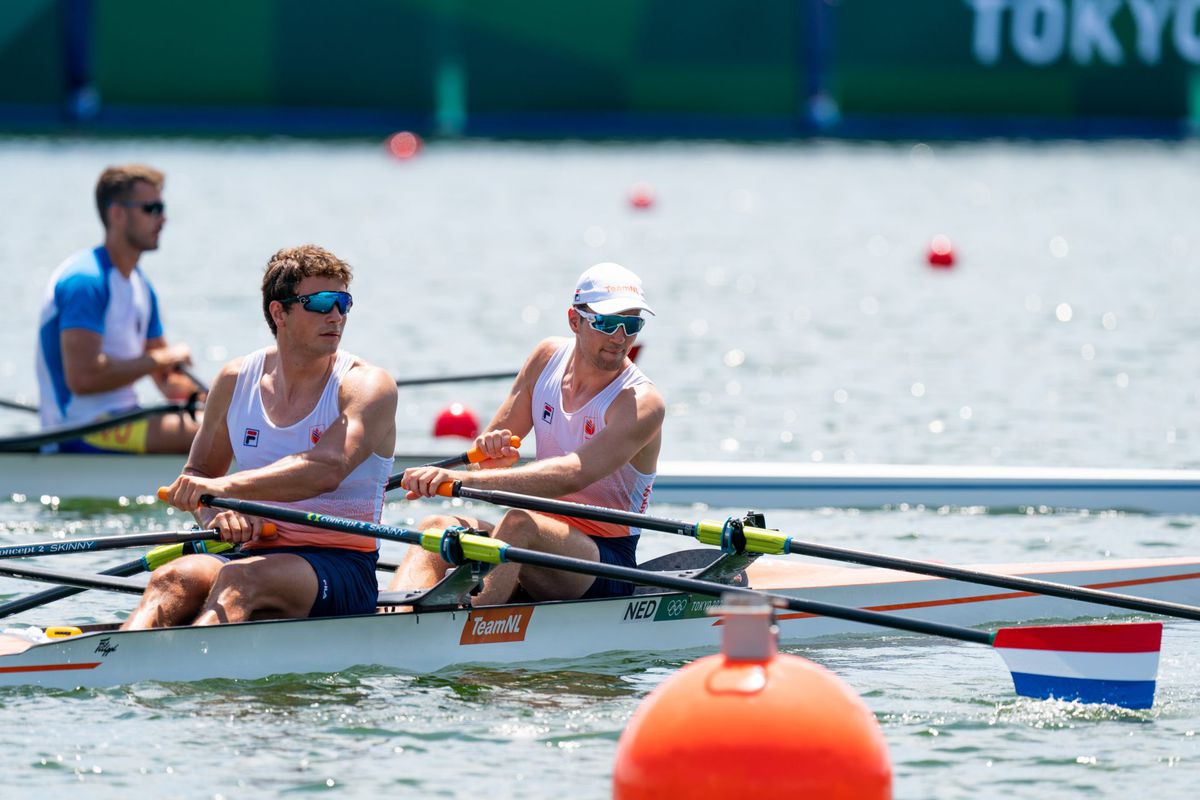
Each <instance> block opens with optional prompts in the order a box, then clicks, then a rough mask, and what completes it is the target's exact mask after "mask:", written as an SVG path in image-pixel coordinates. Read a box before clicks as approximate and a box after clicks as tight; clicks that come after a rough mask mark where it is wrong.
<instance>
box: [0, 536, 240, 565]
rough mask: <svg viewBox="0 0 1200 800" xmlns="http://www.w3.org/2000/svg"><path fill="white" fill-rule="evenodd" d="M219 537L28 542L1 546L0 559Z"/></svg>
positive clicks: (109, 537) (88, 551)
mask: <svg viewBox="0 0 1200 800" xmlns="http://www.w3.org/2000/svg"><path fill="white" fill-rule="evenodd" d="M220 538H221V534H220V533H218V532H217V531H164V532H162V533H131V534H128V535H126V536H101V537H99V538H96V539H58V540H56V541H51V542H31V543H29V544H14V545H7V546H4V547H0V559H2V558H21V557H24V556H43V555H57V554H61V553H95V552H99V551H101V550H118V549H121V548H126V547H149V546H151V545H158V544H180V543H182V542H190V541H193V540H196V539H204V540H208V541H212V540H215V539H220Z"/></svg>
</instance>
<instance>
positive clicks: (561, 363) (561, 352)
mask: <svg viewBox="0 0 1200 800" xmlns="http://www.w3.org/2000/svg"><path fill="white" fill-rule="evenodd" d="M574 348H575V340H574V339H567V340H566V341H565V342H563V343H562V344H561V345H559V347H558V348H557V349H556V350H555V351H554V352H553V353H551V354H550V358H549V359H548V360H547V361H546V366H544V367H542V372H541V374H540V375H538V379H537V381H536V382H535V384H534V388H535V390H536V388H537V387H538V386H542V385H549V384H552V383H557V384H562V376H563V371H564V370H565V369H566V363H567V359H568V358H569V357H570V356H571V351H572V350H573V349H574Z"/></svg>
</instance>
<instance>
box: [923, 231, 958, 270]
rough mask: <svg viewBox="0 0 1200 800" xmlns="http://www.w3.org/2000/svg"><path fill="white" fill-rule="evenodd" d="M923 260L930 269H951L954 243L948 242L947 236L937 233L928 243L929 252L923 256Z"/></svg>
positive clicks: (953, 259) (953, 258)
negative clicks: (927, 263)
mask: <svg viewBox="0 0 1200 800" xmlns="http://www.w3.org/2000/svg"><path fill="white" fill-rule="evenodd" d="M925 260H927V261H928V262H929V266H931V267H940V268H942V269H947V268H949V267H953V266H954V261H955V256H954V242H952V241H950V237H949V236H946V235H945V234H944V233H939V234H938V235H937V236H935V237H933V240H932V241H931V242H930V243H929V252H928V253H926V254H925Z"/></svg>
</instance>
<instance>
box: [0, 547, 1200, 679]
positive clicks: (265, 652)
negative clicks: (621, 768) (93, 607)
mask: <svg viewBox="0 0 1200 800" xmlns="http://www.w3.org/2000/svg"><path fill="white" fill-rule="evenodd" d="M975 568H978V569H985V570H989V571H996V572H1007V573H1008V574H1023V575H1029V576H1034V577H1039V578H1043V579H1045V580H1051V581H1059V582H1063V583H1070V584H1072V585H1082V586H1091V587H1095V588H1110V589H1112V590H1113V591H1118V592H1123V593H1127V594H1134V595H1137V596H1141V597H1149V598H1154V599H1159V600H1167V601H1174V602H1178V603H1186V604H1197V603H1200V559H1192V558H1176V559H1153V560H1149V559H1145V560H1132V561H1121V562H1082V563H1061V564H1045V565H1024V566H1021V565H990V566H977V567H975ZM748 575H749V578H750V581H751V584H752V585H753V586H754V587H756V588H763V589H769V590H772V591H779V592H781V593H784V594H789V595H793V596H797V597H805V598H809V599H814V600H821V601H825V602H831V603H838V604H843V605H851V606H855V607H860V608H870V609H874V610H880V611H887V612H889V613H894V614H899V615H902V616H907V617H912V618H917V619H925V620H933V621H938V622H945V623H950V624H955V625H962V626H990V625H995V624H997V623H1005V624H1012V623H1019V622H1026V621H1034V620H1051V619H1055V620H1061V619H1074V618H1081V617H1100V616H1104V615H1105V614H1108V613H1111V611H1112V610H1111V609H1109V608H1106V607H1103V606H1097V605H1093V604H1088V603H1079V602H1075V601H1069V600H1063V599H1058V598H1051V597H1044V596H1034V595H1028V594H1026V593H1023V592H1011V591H1005V590H996V589H990V588H983V587H979V586H974V585H970V584H964V583H959V582H954V581H946V580H941V579H937V578H925V577H920V576H912V575H908V574H905V573H898V572H893V571H889V570H879V569H862V568H851V567H827V566H815V565H807V564H804V563H802V562H792V563H788V562H786V561H783V560H779V559H760V560H759V561H758V562H757V563H756V564H754V565H752V566H751V568H750V569H749V571H748ZM780 584H790V586H788V585H780ZM715 603H716V601H715V599H713V598H708V597H698V596H689V595H682V594H677V593H647V594H638V595H635V596H633V597H630V598H621V599H607V600H587V601H572V602H554V603H540V604H532V605H506V606H494V607H487V608H482V609H472V610H463V609H460V610H447V611H430V612H424V613H414V614H375V615H367V616H357V617H342V618H335V619H315V620H279V621H269V622H252V623H243V624H238V625H219V626H213V627H203V628H190V627H189V628H170V629H161V630H149V631H131V632H119V631H100V632H95V633H87V634H84V635H81V636H76V637H72V638H69V639H62V640H54V641H50V642H46V643H43V644H38V645H32V646H30V645H28V644H27V643H26V642H24V641H23V640H21V639H18V638H17V637H15V636H10V635H4V636H0V653H4V654H3V655H0V686H3V685H31V684H32V685H39V686H46V687H55V688H73V687H76V686H113V685H119V684H127V683H136V682H140V681H146V680H155V681H192V680H200V679H206V678H226V679H229V678H233V679H257V678H264V677H268V676H271V675H277V674H285V673H333V672H338V671H341V670H344V669H348V668H350V667H354V666H363V665H373V666H381V667H386V668H390V669H395V670H399V671H403V672H411V673H426V672H432V671H436V670H441V669H445V668H448V667H455V666H462V665H468V664H484V665H496V666H503V665H518V664H519V665H520V666H521V667H522V668H526V669H530V668H532V669H537V668H539V666H541V667H543V668H546V667H550V666H553V665H558V664H561V663H562V662H563V661H573V660H578V659H582V658H586V657H588V656H594V655H597V654H599V653H604V652H609V651H623V652H638V651H644V652H653V653H657V654H663V653H669V652H678V653H679V654H680V655H681V657H682V656H683V655H684V654H686V653H687V651H694V650H715V649H716V648H717V647H718V644H719V633H720V629H719V623H718V622H717V621H716V620H715V619H714V618H713V617H711V616H708V615H707V613H706V612H707V610H708V609H709V608H710V607H711V606H713V605H714V604H715ZM779 629H780V636H781V639H782V641H783V642H784V643H803V642H806V641H813V640H818V639H823V638H829V637H845V636H863V637H868V638H869V637H872V636H874V635H879V634H881V633H883V634H887V635H892V636H896V635H909V634H901V633H897V632H895V631H892V630H888V629H881V628H876V627H873V626H868V625H862V624H858V623H849V622H844V621H841V620H836V619H831V618H825V617H813V616H809V615H805V614H792V613H786V614H783V615H781V617H780V618H779ZM581 632H586V633H584V634H581Z"/></svg>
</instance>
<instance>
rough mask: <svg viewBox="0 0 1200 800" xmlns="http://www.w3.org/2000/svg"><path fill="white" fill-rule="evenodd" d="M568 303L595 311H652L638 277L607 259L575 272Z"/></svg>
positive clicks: (605, 312) (649, 312) (613, 312)
mask: <svg viewBox="0 0 1200 800" xmlns="http://www.w3.org/2000/svg"><path fill="white" fill-rule="evenodd" d="M572 305H577V306H582V305H586V306H588V307H589V308H591V309H592V311H594V312H596V313H597V314H616V313H619V312H621V311H627V310H630V309H635V308H640V309H641V310H643V311H645V312H646V313H648V314H653V313H654V309H652V308H651V307H650V306H648V305H647V304H646V298H645V296H644V295H643V294H642V279H641V278H639V277H638V276H637V275H634V274H633V273H632V272H630V271H629V270H627V269H625V268H624V267H622V266H621V265H620V264H614V263H612V262H611V261H605V262H604V263H602V264H595V265H593V266H591V267H588V268H587V269H586V270H585V271H584V273H583V274H582V275H580V276H579V282H578V283H577V284H575V300H574V301H573V303H572Z"/></svg>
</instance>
